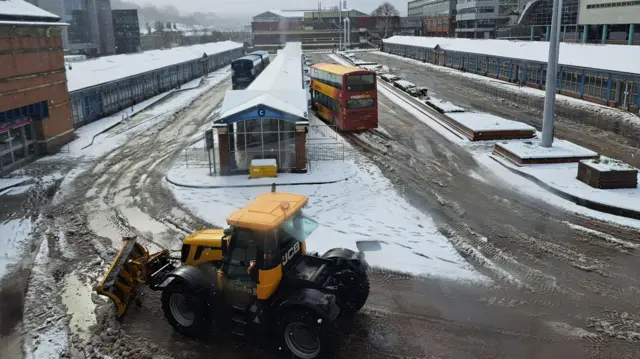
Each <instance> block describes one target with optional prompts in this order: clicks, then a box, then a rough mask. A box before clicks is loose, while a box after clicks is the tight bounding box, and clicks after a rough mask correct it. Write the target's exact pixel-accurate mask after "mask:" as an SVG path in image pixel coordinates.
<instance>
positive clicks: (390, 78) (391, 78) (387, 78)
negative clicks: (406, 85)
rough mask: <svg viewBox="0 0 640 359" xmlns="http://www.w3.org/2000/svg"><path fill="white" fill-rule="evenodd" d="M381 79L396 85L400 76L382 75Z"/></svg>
mask: <svg viewBox="0 0 640 359" xmlns="http://www.w3.org/2000/svg"><path fill="white" fill-rule="evenodd" d="M380 78H381V79H382V80H383V81H385V82H389V83H394V82H396V81H398V80H400V77H399V76H396V75H392V74H384V75H380Z"/></svg>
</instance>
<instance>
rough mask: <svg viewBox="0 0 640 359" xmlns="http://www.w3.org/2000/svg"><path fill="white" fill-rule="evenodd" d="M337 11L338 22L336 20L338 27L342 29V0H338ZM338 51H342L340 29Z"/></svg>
mask: <svg viewBox="0 0 640 359" xmlns="http://www.w3.org/2000/svg"><path fill="white" fill-rule="evenodd" d="M338 11H339V12H340V22H338V25H339V28H340V29H342V28H343V27H344V25H343V24H342V0H338ZM338 51H342V31H340V45H339V47H338Z"/></svg>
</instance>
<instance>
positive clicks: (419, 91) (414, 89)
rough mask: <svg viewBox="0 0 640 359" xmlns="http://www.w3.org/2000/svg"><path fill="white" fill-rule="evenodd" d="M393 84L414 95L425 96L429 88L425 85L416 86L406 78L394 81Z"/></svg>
mask: <svg viewBox="0 0 640 359" xmlns="http://www.w3.org/2000/svg"><path fill="white" fill-rule="evenodd" d="M383 76H384V75H383ZM381 77H382V76H381ZM393 86H395V87H397V88H399V89H400V90H402V91H404V92H406V93H408V94H409V95H411V96H414V97H427V96H428V93H429V89H427V88H426V87H422V86H418V85H416V84H414V83H413V82H409V81H406V80H397V81H394V82H393Z"/></svg>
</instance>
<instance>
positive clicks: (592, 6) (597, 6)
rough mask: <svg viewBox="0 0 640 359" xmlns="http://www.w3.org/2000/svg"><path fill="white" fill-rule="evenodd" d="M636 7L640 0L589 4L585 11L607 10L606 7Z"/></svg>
mask: <svg viewBox="0 0 640 359" xmlns="http://www.w3.org/2000/svg"><path fill="white" fill-rule="evenodd" d="M637 5H640V0H635V1H618V2H608V3H603V4H589V5H587V9H602V8H608V7H620V6H637Z"/></svg>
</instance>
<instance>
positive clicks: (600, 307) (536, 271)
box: [343, 95, 640, 342]
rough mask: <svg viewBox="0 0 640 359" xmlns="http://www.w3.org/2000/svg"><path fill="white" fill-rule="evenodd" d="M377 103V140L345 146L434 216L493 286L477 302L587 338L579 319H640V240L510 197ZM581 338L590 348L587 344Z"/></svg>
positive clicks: (471, 163) (386, 103)
mask: <svg viewBox="0 0 640 359" xmlns="http://www.w3.org/2000/svg"><path fill="white" fill-rule="evenodd" d="M379 102H380V104H381V106H380V107H379V111H380V112H379V117H380V122H379V123H380V126H382V127H383V128H384V129H385V130H386V131H384V132H385V135H384V136H380V135H378V134H377V133H375V132H373V131H367V132H365V133H359V134H354V133H348V134H343V137H344V138H345V139H346V140H347V141H349V142H350V143H351V144H352V145H353V146H354V147H355V148H357V149H359V150H360V151H362V152H364V153H365V154H367V155H368V157H369V158H370V159H371V160H373V162H374V163H376V164H377V165H378V166H379V167H380V168H381V169H382V171H383V173H384V174H385V176H387V177H388V178H389V179H390V180H391V181H392V183H394V184H395V186H396V188H397V189H398V191H399V192H400V193H403V194H404V195H405V197H406V198H407V200H408V201H409V202H410V203H412V204H413V205H414V206H416V207H417V208H421V209H423V210H424V211H425V212H427V213H429V214H430V215H431V216H433V218H434V219H435V220H436V223H438V226H439V229H440V232H441V233H442V234H444V235H445V236H446V237H448V238H449V240H450V242H451V243H452V244H453V245H454V247H455V248H456V249H457V250H458V252H459V253H460V254H461V255H462V256H464V257H466V258H467V260H468V261H469V262H470V263H471V264H472V265H474V266H475V267H476V268H477V269H478V270H479V271H480V272H481V273H484V274H486V275H488V276H489V277H490V278H493V280H494V281H495V284H494V286H492V287H491V288H488V289H487V290H486V292H484V293H483V294H482V295H481V296H479V297H478V298H475V299H474V301H481V302H484V303H485V304H486V305H487V306H491V307H494V306H502V307H504V308H518V309H519V310H520V311H521V312H526V313H531V314H532V315H535V316H536V318H539V319H541V320H542V319H548V320H550V319H554V320H556V321H559V322H562V321H567V322H569V323H572V324H573V325H576V326H579V327H585V328H586V327H587V326H588V325H589V323H588V321H587V319H586V318H589V317H594V318H595V317H601V314H602V313H604V312H606V311H611V310H614V308H617V310H618V311H622V312H625V311H626V312H629V313H630V312H633V311H637V310H638V309H640V307H639V304H638V303H634V302H633V301H634V300H635V299H634V298H635V296H634V288H638V286H637V279H635V278H636V274H640V272H639V270H640V268H638V267H639V265H638V263H634V260H635V259H637V256H638V253H637V251H636V249H635V244H636V243H638V242H639V241H640V237H638V235H637V234H638V231H637V230H634V229H630V228H625V227H621V226H618V225H615V224H611V223H608V222H603V221H601V220H597V219H593V218H588V217H585V216H582V215H578V214H575V213H569V212H565V211H564V210H562V209H559V208H556V207H553V206H551V205H549V204H548V203H545V202H543V201H540V200H538V199H536V198H531V197H528V196H526V195H522V194H520V193H517V192H515V191H513V190H512V189H511V188H510V187H509V186H506V185H505V184H504V183H503V182H502V180H501V179H499V178H496V177H495V176H494V175H493V174H492V173H491V172H489V171H488V170H487V169H484V168H483V167H480V166H479V165H478V164H477V163H476V161H475V160H474V158H473V156H472V155H470V154H469V153H468V152H466V150H465V149H463V148H461V147H460V146H458V145H455V144H452V143H449V142H447V140H446V139H444V138H443V137H442V136H441V135H439V134H438V133H435V132H434V131H433V130H431V129H430V128H428V127H427V126H426V125H424V124H423V123H421V122H420V121H419V120H417V119H415V118H413V116H412V115H410V114H409V113H407V112H406V111H404V110H403V109H402V108H400V107H399V106H397V105H395V104H394V103H393V102H392V101H390V100H388V99H387V98H385V97H384V96H382V95H380V96H379ZM378 132H380V131H378ZM387 134H388V135H387ZM470 171H471V172H473V173H474V175H475V176H470V175H469V173H470ZM478 177H480V179H479V178H478ZM577 226H582V227H584V228H585V229H592V231H588V230H587V231H585V230H584V229H582V228H580V227H577ZM635 262H637V261H635ZM408 280H411V279H408ZM383 283H385V282H383ZM416 285H417V284H416ZM404 294H405V293H404V292H401V294H399V296H400V297H402V296H403V295H404ZM398 300H400V301H402V298H399V299H398ZM614 327H615V326H614ZM589 330H591V331H594V327H590V329H589ZM591 334H593V333H591ZM594 335H595V336H598V337H600V333H596V334H594ZM585 337H589V338H590V339H589V341H590V342H593V336H592V335H590V334H588V335H585ZM602 337H603V338H604V337H607V338H610V337H612V336H610V335H609V336H602ZM621 337H625V336H624V335H622V336H621ZM626 337H628V335H626Z"/></svg>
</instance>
